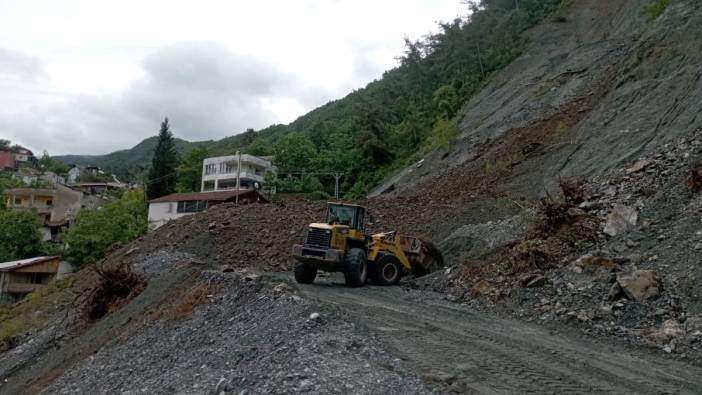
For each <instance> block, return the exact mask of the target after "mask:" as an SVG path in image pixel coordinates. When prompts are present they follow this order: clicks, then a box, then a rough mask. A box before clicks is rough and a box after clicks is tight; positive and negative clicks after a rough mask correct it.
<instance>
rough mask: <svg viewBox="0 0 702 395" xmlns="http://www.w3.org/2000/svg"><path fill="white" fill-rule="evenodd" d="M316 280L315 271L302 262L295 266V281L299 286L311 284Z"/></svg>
mask: <svg viewBox="0 0 702 395" xmlns="http://www.w3.org/2000/svg"><path fill="white" fill-rule="evenodd" d="M315 278H317V269H315V268H313V267H310V266H308V265H305V264H304V263H303V262H297V263H296V264H295V281H297V282H298V283H300V284H312V283H313V282H314V279H315Z"/></svg>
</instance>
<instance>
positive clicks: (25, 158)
mask: <svg viewBox="0 0 702 395" xmlns="http://www.w3.org/2000/svg"><path fill="white" fill-rule="evenodd" d="M12 149H13V151H14V156H15V162H29V161H30V160H31V159H32V158H33V157H34V153H33V152H32V151H30V150H28V149H27V148H24V147H22V146H19V145H16V146H14V147H12Z"/></svg>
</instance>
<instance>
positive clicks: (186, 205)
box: [149, 189, 268, 229]
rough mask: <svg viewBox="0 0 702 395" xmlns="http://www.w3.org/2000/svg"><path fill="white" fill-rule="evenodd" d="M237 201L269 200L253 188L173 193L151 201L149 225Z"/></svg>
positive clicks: (157, 224)
mask: <svg viewBox="0 0 702 395" xmlns="http://www.w3.org/2000/svg"><path fill="white" fill-rule="evenodd" d="M237 201H238V203H239V204H248V203H254V202H262V203H267V202H268V201H267V200H266V198H265V197H264V196H263V195H261V194H260V193H259V192H258V191H256V190H253V189H249V190H241V191H219V192H191V193H173V194H170V195H167V196H163V197H160V198H158V199H153V200H151V201H149V227H150V228H151V229H156V228H158V227H160V226H162V225H163V224H165V223H166V222H168V221H170V220H172V219H177V218H180V217H184V216H186V215H191V214H195V213H198V212H201V211H204V210H206V209H207V208H209V207H212V206H214V205H216V204H220V203H224V202H237Z"/></svg>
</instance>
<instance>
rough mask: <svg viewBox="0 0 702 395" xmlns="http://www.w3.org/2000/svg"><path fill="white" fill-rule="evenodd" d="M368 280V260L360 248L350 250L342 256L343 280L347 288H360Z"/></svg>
mask: <svg viewBox="0 0 702 395" xmlns="http://www.w3.org/2000/svg"><path fill="white" fill-rule="evenodd" d="M367 278H368V258H367V256H366V251H365V250H364V249H362V248H351V249H350V250H348V252H347V253H346V256H344V279H345V280H346V285H348V286H349V287H360V286H362V285H363V284H365V283H366V279H367Z"/></svg>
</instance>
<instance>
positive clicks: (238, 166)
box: [235, 151, 241, 205]
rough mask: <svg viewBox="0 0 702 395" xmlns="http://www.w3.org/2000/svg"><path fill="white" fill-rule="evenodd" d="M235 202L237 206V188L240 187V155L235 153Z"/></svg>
mask: <svg viewBox="0 0 702 395" xmlns="http://www.w3.org/2000/svg"><path fill="white" fill-rule="evenodd" d="M236 160H237V163H236V200H235V203H236V204H237V205H238V204H239V187H240V185H241V153H240V152H239V151H236Z"/></svg>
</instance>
